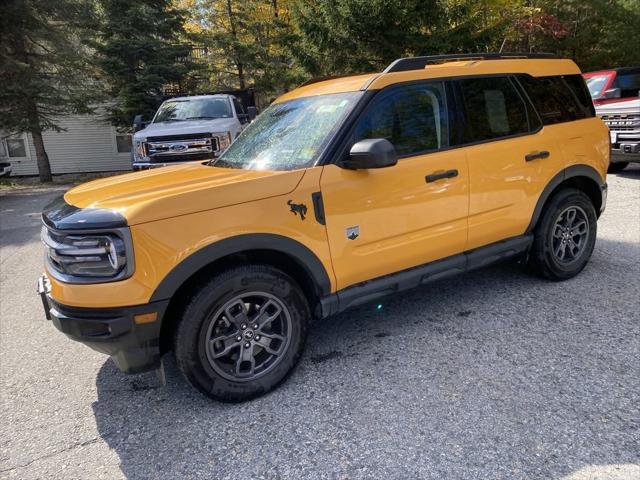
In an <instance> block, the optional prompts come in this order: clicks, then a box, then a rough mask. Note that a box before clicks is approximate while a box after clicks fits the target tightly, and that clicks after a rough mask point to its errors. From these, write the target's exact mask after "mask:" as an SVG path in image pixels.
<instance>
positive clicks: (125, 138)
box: [116, 133, 132, 153]
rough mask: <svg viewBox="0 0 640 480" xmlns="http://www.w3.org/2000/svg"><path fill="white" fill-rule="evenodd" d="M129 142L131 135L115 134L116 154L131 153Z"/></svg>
mask: <svg viewBox="0 0 640 480" xmlns="http://www.w3.org/2000/svg"><path fill="white" fill-rule="evenodd" d="M131 142H132V140H131V135H128V134H124V133H122V134H121V133H119V134H116V147H117V149H118V153H129V152H131Z"/></svg>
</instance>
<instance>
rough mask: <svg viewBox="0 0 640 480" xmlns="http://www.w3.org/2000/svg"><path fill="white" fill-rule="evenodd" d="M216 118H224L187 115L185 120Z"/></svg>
mask: <svg viewBox="0 0 640 480" xmlns="http://www.w3.org/2000/svg"><path fill="white" fill-rule="evenodd" d="M216 118H222V117H207V116H202V117H187V118H185V120H215V119H216Z"/></svg>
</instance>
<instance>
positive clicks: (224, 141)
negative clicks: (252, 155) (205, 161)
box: [214, 132, 231, 153]
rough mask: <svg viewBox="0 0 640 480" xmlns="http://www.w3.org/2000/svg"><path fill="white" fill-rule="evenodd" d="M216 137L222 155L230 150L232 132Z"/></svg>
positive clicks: (217, 134)
mask: <svg viewBox="0 0 640 480" xmlns="http://www.w3.org/2000/svg"><path fill="white" fill-rule="evenodd" d="M214 135H215V136H216V137H218V150H219V151H220V153H222V152H224V151H225V150H226V149H227V148H229V145H231V132H224V133H216V134H214Z"/></svg>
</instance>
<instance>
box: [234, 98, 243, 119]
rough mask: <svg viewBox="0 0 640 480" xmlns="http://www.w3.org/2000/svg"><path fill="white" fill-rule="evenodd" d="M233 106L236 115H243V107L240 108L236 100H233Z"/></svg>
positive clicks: (240, 105)
mask: <svg viewBox="0 0 640 480" xmlns="http://www.w3.org/2000/svg"><path fill="white" fill-rule="evenodd" d="M233 106H234V107H235V108H236V113H237V114H238V115H242V114H244V113H245V111H244V107H243V106H242V104H241V103H240V102H239V101H238V100H237V99H235V98H234V99H233Z"/></svg>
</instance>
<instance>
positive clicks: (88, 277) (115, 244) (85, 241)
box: [42, 226, 133, 283]
mask: <svg viewBox="0 0 640 480" xmlns="http://www.w3.org/2000/svg"><path fill="white" fill-rule="evenodd" d="M42 242H43V243H44V244H45V248H46V262H47V265H48V267H49V270H50V273H51V274H52V275H53V276H54V277H55V278H57V279H59V280H61V281H63V282H67V283H96V282H108V281H115V280H122V279H124V278H127V277H129V276H131V274H133V251H132V250H133V249H132V242H131V234H130V232H129V229H127V228H120V229H116V231H113V232H72V231H68V232H67V231H65V232H62V231H56V230H52V229H49V228H47V227H46V226H44V227H42Z"/></svg>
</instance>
